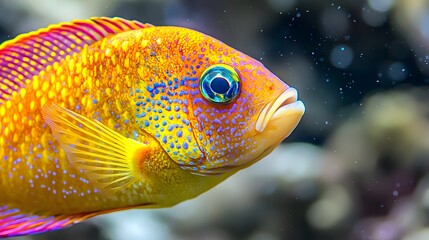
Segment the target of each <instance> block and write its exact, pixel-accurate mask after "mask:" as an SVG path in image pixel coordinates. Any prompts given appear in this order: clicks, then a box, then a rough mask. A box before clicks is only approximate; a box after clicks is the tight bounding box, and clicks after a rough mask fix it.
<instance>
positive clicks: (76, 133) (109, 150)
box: [42, 105, 149, 194]
mask: <svg viewBox="0 0 429 240" xmlns="http://www.w3.org/2000/svg"><path fill="white" fill-rule="evenodd" d="M42 113H43V116H44V119H45V122H46V124H48V125H49V126H50V127H51V129H52V134H53V136H54V137H55V138H56V139H57V140H58V142H59V143H60V146H61V148H62V149H63V150H64V151H65V152H66V154H67V157H68V159H69V161H70V162H71V163H72V165H74V166H75V167H76V168H77V169H81V170H83V171H84V173H85V174H86V175H87V176H88V177H89V179H90V180H91V181H92V182H93V183H94V184H95V185H96V187H97V188H98V190H100V191H101V192H102V193H105V194H113V193H115V192H116V191H118V190H120V189H121V188H124V187H127V186H129V185H131V184H133V183H134V182H136V181H141V180H142V175H141V174H140V173H139V168H138V163H137V161H136V153H141V152H142V151H149V149H148V148H149V146H148V145H145V144H143V143H140V142H137V141H135V140H133V139H129V138H126V137H124V136H122V135H121V134H119V133H117V132H115V131H113V130H112V129H110V128H108V127H106V126H104V125H103V124H102V123H100V122H98V121H95V120H90V119H88V118H86V117H84V116H82V115H79V114H77V113H75V112H73V111H70V110H68V109H66V108H62V107H59V106H57V105H45V106H44V107H43V110H42Z"/></svg>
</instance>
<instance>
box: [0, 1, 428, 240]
mask: <svg viewBox="0 0 429 240" xmlns="http://www.w3.org/2000/svg"><path fill="white" fill-rule="evenodd" d="M92 16H120V17H123V18H128V19H136V20H139V21H141V22H148V23H152V24H154V25H177V26H183V27H188V28H192V29H196V30H198V31H201V32H203V33H206V34H209V35H211V36H213V37H215V38H217V39H219V40H221V41H223V42H225V43H226V44H228V45H230V46H232V47H234V48H236V49H238V50H240V51H242V52H244V53H246V54H248V55H250V56H252V57H254V58H255V59H258V60H260V61H261V62H262V63H263V64H264V65H265V66H266V67H267V68H268V69H270V70H271V71H272V72H273V73H275V74H276V75H277V76H279V77H280V78H281V79H282V80H284V81H285V82H286V83H287V84H289V85H291V86H294V87H295V88H297V90H298V92H299V94H300V99H301V100H303V102H304V103H305V105H306V109H307V110H306V113H305V115H304V117H303V119H302V121H301V123H300V124H299V125H298V127H297V129H296V130H295V131H294V132H293V133H292V135H291V136H290V137H289V138H287V139H286V140H285V142H284V143H283V144H281V145H280V146H279V147H278V148H277V149H276V150H274V152H273V153H272V154H271V155H269V156H268V157H266V158H265V159H263V160H261V161H260V162H258V163H256V164H254V165H253V166H252V167H249V168H247V169H244V170H243V171H241V172H239V173H237V174H235V175H233V176H232V177H230V178H229V179H228V180H226V181H225V182H223V183H221V184H220V185H218V186H217V187H215V188H214V189H212V190H209V191H208V192H207V193H204V194H203V195H201V196H199V197H197V198H196V199H193V200H190V201H187V202H185V203H181V204H179V205H177V206H175V207H173V208H168V209H159V210H131V211H123V212H117V213H112V214H108V215H103V216H100V217H96V218H93V219H91V220H89V221H85V222H83V223H80V224H78V225H76V226H73V227H71V228H68V229H64V230H60V231H56V232H50V233H45V234H39V235H34V236H26V237H17V238H14V239H17V240H24V239H25V240H32V239H38V240H39V239H40V240H42V239H46V240H51V239H52V240H54V239H55V240H56V239H62V240H69V239H70V240H75V239H80V240H98V239H99V240H134V239H135V240H137V239H139V240H140V239H150V240H158V239H159V240H165V239H178V240H182V239H183V240H184V239H191V240H192V239H195V240H197V239H206V240H217V239H226V240H229V239H246V240H259V239H264V240H265V239H266V240H281V239H288V240H294V239H298V240H300V239H303V240H313V239H314V240H316V239H317V240H319V239H320V240H324V239H326V240H328V239H329V240H335V239H351V240H360V239H362V240H363V239H372V240H395V239H406V240H420V239H421V240H423V239H429V175H428V172H429V106H428V105H429V87H428V83H429V0H343V1H320V0H301V1H300V0H265V1H263V0H259V1H255V0H250V1H249V0H236V1H230V0H216V1H210V0H208V1H203V0H93V1H85V0H75V1H73V0H66V1H65V0H64V1H55V0H38V1H33V0H14V1H9V0H0V42H3V41H5V40H8V39H10V38H13V37H15V36H16V35H18V34H20V33H24V32H28V31H32V30H36V29H38V28H41V27H46V26H48V25H50V24H53V23H58V22H62V21H70V20H72V19H83V18H89V17H92ZM0 197H1V196H0Z"/></svg>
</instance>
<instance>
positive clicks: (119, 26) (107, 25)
mask: <svg viewBox="0 0 429 240" xmlns="http://www.w3.org/2000/svg"><path fill="white" fill-rule="evenodd" d="M150 26H152V25H150V24H143V23H140V22H137V21H130V20H126V19H122V18H105V17H102V18H91V19H89V20H75V21H72V22H69V23H60V24H56V25H51V26H50V27H48V28H43V29H40V30H38V31H34V32H30V33H26V34H21V35H19V36H18V37H16V38H15V39H12V40H9V41H6V42H4V43H3V44H1V45H0V105H1V104H2V102H4V101H6V100H8V99H10V97H11V95H12V93H13V92H14V91H18V90H19V89H20V88H22V87H23V86H24V85H26V84H27V83H28V82H29V81H31V79H32V78H33V76H35V75H37V74H39V72H40V71H42V70H43V69H45V68H46V67H47V66H49V65H52V64H53V63H55V62H59V61H61V60H63V59H65V58H66V57H67V56H68V55H72V54H73V53H75V52H79V51H81V50H82V48H83V47H84V46H85V45H90V44H92V43H94V42H96V41H98V40H100V39H102V38H104V37H106V36H108V35H110V34H116V33H120V32H125V31H129V30H134V29H140V28H145V27H150Z"/></svg>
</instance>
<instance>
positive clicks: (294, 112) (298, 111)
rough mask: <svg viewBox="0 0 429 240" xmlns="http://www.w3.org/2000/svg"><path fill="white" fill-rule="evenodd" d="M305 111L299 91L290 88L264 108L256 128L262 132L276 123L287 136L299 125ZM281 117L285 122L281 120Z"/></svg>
mask: <svg viewBox="0 0 429 240" xmlns="http://www.w3.org/2000/svg"><path fill="white" fill-rule="evenodd" d="M304 112H305V107H304V104H303V103H302V102H301V101H298V92H297V91H296V89H295V88H292V87H291V88H288V89H287V90H286V91H284V92H283V93H282V94H280V96H278V97H277V98H276V99H275V100H274V101H272V102H270V103H268V104H267V105H266V106H265V107H264V108H263V109H262V111H261V113H260V114H259V117H258V119H257V121H256V125H255V129H256V131H258V132H260V133H262V132H263V131H264V130H265V129H266V128H267V126H269V125H276V127H279V128H281V129H279V130H283V131H281V132H282V134H284V135H285V136H284V138H286V137H287V136H289V134H290V133H291V132H292V131H293V130H294V129H295V127H296V126H297V125H298V123H299V121H300V120H301V117H302V115H303V114H304ZM279 119H280V120H282V121H283V123H281V122H279V121H278V120H279ZM273 123H275V124H273ZM285 131H286V132H285ZM279 134H280V133H279ZM284 138H283V139H284ZM283 139H282V140H283Z"/></svg>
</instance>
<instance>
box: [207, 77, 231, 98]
mask: <svg viewBox="0 0 429 240" xmlns="http://www.w3.org/2000/svg"><path fill="white" fill-rule="evenodd" d="M210 87H211V89H212V90H213V91H214V92H216V93H219V94H225V93H226V92H228V90H229V83H228V81H227V80H226V79H225V78H222V77H216V78H214V79H213V80H212V82H211V83H210Z"/></svg>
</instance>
